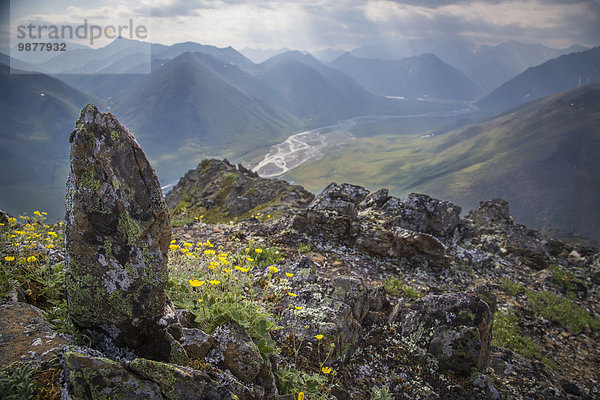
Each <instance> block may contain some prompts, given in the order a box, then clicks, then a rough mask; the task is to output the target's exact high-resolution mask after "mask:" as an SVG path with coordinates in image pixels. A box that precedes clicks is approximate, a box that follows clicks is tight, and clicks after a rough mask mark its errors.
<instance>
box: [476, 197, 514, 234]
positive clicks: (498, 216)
mask: <svg viewBox="0 0 600 400" xmlns="http://www.w3.org/2000/svg"><path fill="white" fill-rule="evenodd" d="M467 219H469V220H471V221H473V223H474V224H475V225H476V226H477V227H479V228H480V229H493V228H495V227H497V226H498V225H510V224H512V218H511V217H510V214H509V212H508V202H507V201H506V200H502V199H492V200H488V201H482V202H481V203H479V206H478V207H477V208H475V209H474V210H471V211H470V212H469V214H468V215H467Z"/></svg>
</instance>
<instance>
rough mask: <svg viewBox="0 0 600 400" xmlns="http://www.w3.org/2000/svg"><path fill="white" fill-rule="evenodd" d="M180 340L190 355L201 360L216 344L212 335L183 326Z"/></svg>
mask: <svg viewBox="0 0 600 400" xmlns="http://www.w3.org/2000/svg"><path fill="white" fill-rule="evenodd" d="M180 342H181V345H182V346H183V348H184V349H185V351H186V353H187V355H188V356H189V357H191V358H196V359H199V360H202V359H203V358H204V357H205V356H206V355H207V354H208V352H209V351H210V349H211V348H213V346H214V344H215V343H214V339H213V337H212V336H211V335H208V334H207V333H205V332H203V331H201V330H200V329H193V328H191V329H190V328H183V335H182V336H181V339H180Z"/></svg>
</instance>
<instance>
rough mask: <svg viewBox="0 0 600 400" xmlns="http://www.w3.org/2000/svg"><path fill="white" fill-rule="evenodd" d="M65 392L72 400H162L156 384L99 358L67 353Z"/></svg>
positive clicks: (119, 365)
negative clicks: (103, 399)
mask: <svg viewBox="0 0 600 400" xmlns="http://www.w3.org/2000/svg"><path fill="white" fill-rule="evenodd" d="M63 370H64V379H65V391H66V392H67V393H68V395H69V397H70V398H71V399H73V400H88V399H102V398H105V399H132V400H134V399H149V400H154V399H157V400H158V399H160V400H162V399H164V397H163V396H162V394H161V389H160V386H159V385H158V384H157V383H156V382H152V381H150V380H147V379H143V378H141V377H139V376H137V375H135V374H133V373H131V372H129V371H127V370H126V369H125V367H124V366H123V365H121V364H120V363H118V362H116V361H113V360H110V359H108V358H104V357H102V356H100V355H98V356H90V355H87V354H84V353H82V352H79V351H68V352H66V353H65V354H64V356H63Z"/></svg>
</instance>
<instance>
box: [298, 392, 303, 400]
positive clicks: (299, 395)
mask: <svg viewBox="0 0 600 400" xmlns="http://www.w3.org/2000/svg"><path fill="white" fill-rule="evenodd" d="M298 400H304V392H298Z"/></svg>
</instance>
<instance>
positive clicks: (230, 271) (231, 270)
mask: <svg viewBox="0 0 600 400" xmlns="http://www.w3.org/2000/svg"><path fill="white" fill-rule="evenodd" d="M223 271H225V273H226V274H230V273H232V272H233V269H228V268H225V269H224V270H223Z"/></svg>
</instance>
